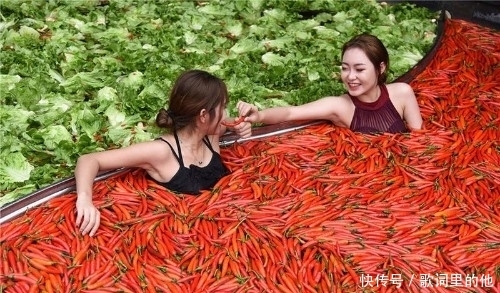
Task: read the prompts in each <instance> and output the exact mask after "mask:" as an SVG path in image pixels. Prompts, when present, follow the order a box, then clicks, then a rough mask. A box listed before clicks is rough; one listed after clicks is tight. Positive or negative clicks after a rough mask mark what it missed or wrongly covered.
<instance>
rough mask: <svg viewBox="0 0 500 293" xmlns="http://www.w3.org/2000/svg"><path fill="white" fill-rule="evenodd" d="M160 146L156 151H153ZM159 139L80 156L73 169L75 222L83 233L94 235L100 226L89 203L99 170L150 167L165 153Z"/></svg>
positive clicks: (91, 204)
mask: <svg viewBox="0 0 500 293" xmlns="http://www.w3.org/2000/svg"><path fill="white" fill-rule="evenodd" d="M158 146H159V149H158V150H155V148H156V147H158ZM161 150H165V148H162V147H161V146H160V145H159V144H158V142H143V143H138V144H134V145H131V146H129V147H125V148H121V149H115V150H108V151H102V152H96V153H90V154H85V155H82V156H81V157H80V158H79V159H78V161H77V163H76V168H75V181H76V193H77V200H76V209H77V217H76V225H77V227H79V229H80V232H81V233H82V235H85V234H87V233H88V234H89V235H90V236H93V235H94V234H95V233H96V232H97V228H99V225H100V213H99V210H98V209H97V208H96V207H95V206H94V204H93V202H92V187H93V184H94V180H95V178H96V176H97V174H98V173H99V171H107V170H113V169H118V168H121V167H125V168H126V167H141V168H144V169H151V168H153V167H152V166H153V165H152V164H151V163H150V162H154V161H155V160H157V161H159V160H162V159H164V158H161V154H164V152H162V151H161Z"/></svg>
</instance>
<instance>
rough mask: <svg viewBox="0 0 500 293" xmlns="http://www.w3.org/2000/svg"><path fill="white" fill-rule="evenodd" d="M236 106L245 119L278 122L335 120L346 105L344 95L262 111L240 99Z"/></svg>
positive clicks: (266, 122) (255, 121)
mask: <svg viewBox="0 0 500 293" xmlns="http://www.w3.org/2000/svg"><path fill="white" fill-rule="evenodd" d="M236 107H237V108H238V111H239V114H240V115H242V116H246V118H245V121H248V122H252V123H264V124H276V123H280V122H285V121H297V120H329V121H333V120H334V119H335V118H336V117H337V116H339V113H341V112H342V109H343V108H344V107H345V105H344V99H343V98H342V97H325V98H321V99H319V100H316V101H313V102H310V103H307V104H303V105H299V106H288V107H275V108H268V109H263V110H260V111H259V110H258V109H257V107H256V106H255V105H252V104H248V103H245V102H242V101H239V102H238V104H237V105H236Z"/></svg>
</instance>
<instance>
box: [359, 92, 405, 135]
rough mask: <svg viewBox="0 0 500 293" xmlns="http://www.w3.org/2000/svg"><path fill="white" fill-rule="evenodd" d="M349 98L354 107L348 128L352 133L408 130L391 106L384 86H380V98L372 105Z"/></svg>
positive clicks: (392, 105)
mask: <svg viewBox="0 0 500 293" xmlns="http://www.w3.org/2000/svg"><path fill="white" fill-rule="evenodd" d="M349 96H350V97H351V100H352V102H353V103H354V106H355V110H354V116H353V117H352V121H351V127H350V128H351V130H352V131H357V132H362V133H380V132H390V133H398V132H408V128H406V125H405V123H404V121H403V119H402V118H401V116H400V115H399V113H398V111H397V110H396V108H395V107H394V104H392V102H391V99H390V98H389V92H388V91H387V87H386V86H385V85H384V84H383V85H381V86H380V97H379V98H378V99H377V100H376V101H375V102H373V103H366V102H362V101H360V100H359V99H358V98H356V97H353V96H351V95H349Z"/></svg>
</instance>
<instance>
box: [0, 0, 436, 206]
mask: <svg viewBox="0 0 500 293" xmlns="http://www.w3.org/2000/svg"><path fill="white" fill-rule="evenodd" d="M0 13H1V14H0V104H1V107H0V121H1V124H0V141H1V148H0V162H1V164H0V206H1V205H5V204H6V203H9V202H12V201H14V200H15V199H17V198H20V197H22V196H25V195H27V194H29V193H30V192H32V191H34V190H36V189H40V188H42V187H44V186H47V185H49V184H52V183H55V182H57V181H59V180H61V179H63V178H67V177H69V176H72V172H73V170H74V166H75V163H76V160H77V158H78V156H79V155H81V154H83V153H88V152H92V151H98V150H103V149H108V148H116V147H121V146H126V145H129V144H130V143H133V142H138V141H144V140H149V139H152V138H153V137H155V136H156V135H157V134H158V133H159V130H158V129H157V128H155V127H154V123H153V121H154V118H155V116H156V113H157V112H158V110H159V109H160V108H162V107H164V106H165V103H166V101H167V99H168V94H169V90H170V87H171V85H172V83H173V81H174V80H175V78H176V77H177V76H178V75H179V73H180V72H182V71H184V70H187V69H193V68H198V69H204V70H207V71H210V72H212V73H214V74H215V75H217V76H219V77H221V78H223V79H224V80H225V81H226V83H227V85H228V89H229V91H230V97H231V99H232V100H231V102H230V105H229V110H230V112H231V114H235V110H234V105H235V103H236V101H237V100H239V99H241V100H245V101H248V102H252V103H256V104H257V105H258V106H260V107H269V106H276V105H290V104H292V105H296V104H302V103H305V102H309V101H312V100H315V99H318V98H320V97H322V96H326V95H338V94H341V93H343V91H344V90H343V86H342V84H341V82H340V80H339V70H338V68H339V65H340V63H339V62H340V48H341V45H342V44H343V43H344V42H345V41H347V40H348V39H349V38H351V37H352V36H353V35H355V34H358V33H361V32H370V33H372V34H375V35H377V36H378V37H379V38H380V39H381V40H382V41H383V42H384V43H385V45H386V46H387V48H388V50H389V54H390V57H391V64H390V66H391V69H390V72H389V73H390V74H389V79H394V78H395V77H398V76H400V75H402V74H403V73H405V72H407V71H408V70H409V69H410V68H411V67H412V66H414V65H415V64H416V63H417V62H418V61H419V60H420V59H422V58H423V56H424V55H425V54H426V53H427V52H428V51H429V49H430V48H431V47H432V45H433V43H434V40H435V37H436V30H437V21H436V20H437V18H438V12H432V11H429V10H427V9H425V8H419V7H416V6H414V5H411V4H402V3H401V4H397V5H387V4H385V3H383V2H382V3H381V2H376V1H373V0H372V1H364V0H363V1H361V0H359V1H358V0H356V1H354V0H352V1H338V0H293V1H289V0H241V1H239V0H238V1H233V0H206V1H187V0H186V1H180V0H156V1H151V0H150V1H148V0H143V1H132V0H120V1H104V0H100V1H99V0H66V1H56V0H44V1H35V0H33V1H27V0H2V1H1V2H0Z"/></svg>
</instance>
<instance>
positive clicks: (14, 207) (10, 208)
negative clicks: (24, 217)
mask: <svg viewBox="0 0 500 293" xmlns="http://www.w3.org/2000/svg"><path fill="white" fill-rule="evenodd" d="M448 17H449V16H447V12H446V11H442V12H441V17H440V19H439V21H438V27H437V33H436V39H435V41H434V45H433V46H432V48H431V50H430V51H429V52H428V53H427V54H426V55H425V56H424V58H422V60H420V61H419V62H418V63H417V64H416V65H415V66H413V67H412V68H411V69H410V70H409V71H407V72H406V73H405V74H403V75H402V76H400V77H399V78H397V79H396V80H395V81H398V82H406V83H408V82H410V81H411V80H413V79H414V78H415V77H416V76H417V75H418V74H420V73H421V72H422V71H423V70H424V69H425V68H426V66H427V65H428V64H429V63H430V62H431V61H432V59H433V58H434V55H435V54H436V52H437V50H438V49H439V47H440V45H441V39H442V36H443V32H444V28H445V25H446V21H445V20H446V18H448ZM318 123H321V121H295V122H284V123H278V124H274V125H264V126H260V127H256V128H254V129H253V131H252V132H253V135H252V137H250V138H247V139H238V137H237V136H236V135H235V134H233V133H227V134H225V135H223V136H222V137H221V139H220V145H221V146H228V145H231V144H233V143H236V142H238V143H240V142H244V141H247V140H254V139H259V138H263V137H267V136H273V135H278V134H282V133H286V132H291V131H295V130H298V129H300V128H304V127H307V126H310V125H314V124H318ZM128 170H129V169H126V168H120V169H116V170H112V171H108V172H101V173H99V175H98V176H97V177H96V179H95V181H100V180H104V179H106V178H108V177H111V176H114V175H118V174H121V173H124V172H127V171H128ZM75 185H76V182H75V178H74V177H69V178H66V179H63V180H61V181H58V182H56V183H54V184H52V185H49V186H47V187H44V188H42V189H39V190H37V191H34V192H32V193H31V194H28V195H27V196H25V197H22V198H20V199H18V200H16V201H14V202H12V203H9V204H7V205H6V206H4V207H1V208H0V224H1V223H3V222H6V221H9V220H11V219H13V218H15V217H17V216H19V215H21V214H22V213H24V212H25V211H26V210H28V209H30V208H33V207H36V206H38V205H40V204H42V203H44V202H46V201H48V200H50V199H52V198H55V197H57V196H60V195H63V194H66V193H68V192H71V191H74V190H75Z"/></svg>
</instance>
